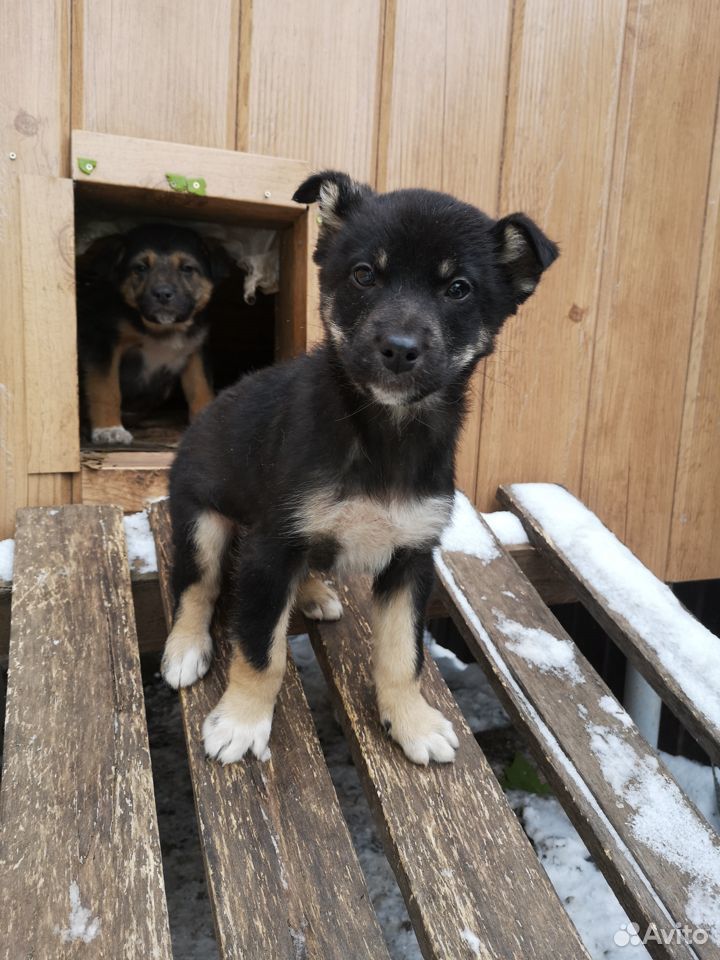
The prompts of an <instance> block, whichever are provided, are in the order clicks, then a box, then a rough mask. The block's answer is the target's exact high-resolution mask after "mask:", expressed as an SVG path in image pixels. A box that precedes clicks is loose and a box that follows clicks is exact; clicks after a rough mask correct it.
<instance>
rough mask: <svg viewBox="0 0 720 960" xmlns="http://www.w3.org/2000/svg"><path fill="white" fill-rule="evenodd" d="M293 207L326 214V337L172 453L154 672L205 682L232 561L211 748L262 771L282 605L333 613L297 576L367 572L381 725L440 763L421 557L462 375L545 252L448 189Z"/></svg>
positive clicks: (450, 489) (437, 504) (454, 431)
mask: <svg viewBox="0 0 720 960" xmlns="http://www.w3.org/2000/svg"><path fill="white" fill-rule="evenodd" d="M294 199H295V200H296V201H298V202H300V203H314V202H315V201H319V203H320V213H321V218H322V226H321V230H320V235H319V239H318V244H317V250H316V252H315V260H316V262H317V263H318V264H319V266H320V288H321V312H322V320H323V324H324V327H325V339H324V341H323V343H322V344H321V345H320V346H319V347H318V348H316V349H315V350H314V351H313V352H312V353H310V354H309V355H308V356H305V357H301V358H298V359H296V360H293V361H291V362H289V363H286V364H280V365H277V366H274V367H271V368H268V369H265V370H262V371H260V372H259V373H256V374H254V375H252V376H249V377H246V378H245V379H243V380H241V381H240V382H239V383H238V384H236V385H235V386H233V387H231V388H230V389H228V390H226V391H225V392H224V393H223V394H221V395H220V396H219V397H218V399H217V400H216V401H215V402H214V403H213V404H212V405H211V406H210V407H209V408H208V409H207V410H206V411H205V412H204V413H203V415H202V416H201V417H199V418H198V420H197V421H196V422H195V423H194V424H193V425H192V426H191V428H190V429H189V430H188V431H187V433H186V435H185V437H184V439H183V442H182V445H181V447H180V450H179V453H178V456H177V459H176V461H175V464H174V466H173V469H172V473H171V480H170V507H171V513H172V522H173V536H174V545H175V565H174V589H175V596H176V601H177V608H176V617H175V624H174V627H173V629H172V632H171V634H170V636H169V638H168V642H167V646H166V648H165V653H164V656H163V663H162V671H163V675H164V676H165V679H166V680H167V681H168V683H170V684H171V685H172V686H174V687H180V686H186V685H189V684H191V683H194V682H195V681H196V680H197V679H198V678H199V677H202V676H203V674H204V673H205V672H206V671H207V669H208V666H209V663H210V657H211V650H212V643H211V639H210V634H209V632H208V629H209V626H210V620H211V617H212V614H213V608H214V604H215V601H216V599H217V596H218V592H219V589H220V576H221V568H222V566H223V562H224V560H225V558H226V557H227V561H228V563H229V565H230V567H231V570H230V573H231V578H232V593H231V595H230V596H229V597H228V606H229V610H228V623H229V627H230V631H231V639H232V640H233V642H234V654H233V659H232V662H231V665H230V671H229V678H228V686H227V689H226V691H225V693H224V695H223V697H222V698H221V700H220V702H219V703H218V705H217V706H216V707H215V709H214V710H213V711H212V712H211V713H210V715H209V716H208V717H207V719H206V721H205V725H204V730H203V732H204V739H205V747H206V750H207V753H208V754H209V755H210V756H211V757H216V758H217V759H219V760H221V761H222V762H223V763H229V762H231V761H234V760H239V759H240V758H241V757H242V756H243V755H244V754H245V753H246V752H247V751H252V752H253V753H254V754H255V756H257V757H259V758H260V759H266V758H267V757H268V756H269V750H268V741H269V737H270V727H271V723H272V716H273V708H274V704H275V699H276V697H277V694H278V691H279V689H280V684H281V682H282V677H283V672H284V669H285V659H286V631H287V625H288V620H289V617H290V612H291V609H292V607H293V604H294V603H297V605H298V606H299V608H300V609H301V610H302V611H303V612H304V613H305V614H306V615H307V616H310V617H313V618H315V619H328V620H329V619H337V618H338V617H339V616H340V614H341V612H342V608H341V605H340V603H339V601H338V598H337V597H336V595H335V594H334V592H333V591H332V590H330V588H329V587H327V586H326V585H325V584H324V583H323V582H322V580H321V579H319V578H316V577H314V576H312V575H311V574H310V571H330V570H334V571H350V570H352V571H355V570H358V571H365V572H369V573H371V574H372V575H373V577H374V581H373V605H374V625H373V626H374V631H373V632H374V677H375V683H376V689H377V701H378V709H379V713H380V719H381V721H382V723H383V724H384V726H385V728H386V729H387V731H388V733H389V734H390V736H391V737H393V738H394V739H395V740H396V741H397V742H398V743H399V744H400V746H401V747H402V748H403V750H404V751H405V753H406V754H407V756H408V757H409V758H410V759H411V760H414V761H415V762H416V763H428V761H429V760H438V761H450V760H452V759H453V758H454V755H455V750H456V748H457V745H458V740H457V737H456V736H455V733H454V731H453V728H452V725H451V724H450V722H449V721H448V720H447V719H446V718H445V717H444V716H443V715H442V714H441V713H440V712H439V711H438V710H436V709H435V708H433V707H432V706H430V704H428V703H427V702H426V701H425V699H424V698H423V696H422V694H421V692H420V673H421V670H422V665H423V655H424V651H423V643H422V635H423V615H424V610H425V606H426V602H427V599H428V595H429V592H430V587H431V583H432V577H433V560H432V551H433V548H434V547H435V546H436V545H437V544H438V542H439V539H440V534H441V531H442V529H443V527H444V526H445V524H446V523H447V521H448V518H449V516H450V510H451V505H452V499H453V493H454V453H455V444H456V440H457V436H458V431H459V429H460V425H461V422H462V417H463V412H464V399H465V393H466V389H467V385H468V381H469V379H470V376H471V374H472V372H473V370H474V369H475V366H476V364H477V362H478V360H479V359H480V358H481V357H484V356H487V354H489V353H490V352H491V350H492V347H493V341H494V338H495V335H496V334H497V332H498V330H499V329H500V327H501V326H502V323H503V321H504V320H505V319H506V318H507V317H508V316H510V315H511V314H514V313H515V312H516V310H517V308H518V306H519V304H521V303H522V302H523V301H524V300H526V299H527V298H528V297H529V296H530V294H531V293H532V292H533V290H534V289H535V287H536V286H537V283H538V281H539V279H540V275H541V274H542V272H543V271H544V270H545V269H546V268H547V267H548V266H549V265H550V264H551V263H552V262H553V260H555V258H556V256H557V248H556V247H555V245H554V244H553V243H551V242H550V241H549V240H548V239H547V238H546V237H545V236H544V235H543V234H542V233H541V231H540V230H539V229H538V227H537V226H536V225H535V224H534V223H533V222H532V221H531V220H529V219H528V218H527V217H525V216H524V215H523V214H513V215H511V216H509V217H505V218H504V219H502V220H499V221H497V222H496V221H494V220H491V219H490V218H489V217H487V216H485V215H484V214H482V213H481V212H480V211H479V210H477V209H475V208H474V207H471V206H469V205H468V204H465V203H461V202H460V201H458V200H455V199H453V198H452V197H449V196H447V195H445V194H441V193H434V192H430V191H426V190H399V191H396V192H394V193H388V194H376V193H374V192H373V191H372V190H371V189H370V188H369V187H367V186H363V185H360V184H357V183H355V182H353V181H352V180H351V179H350V178H349V177H348V176H346V175H345V174H342V173H335V172H326V173H321V174H317V175H315V176H312V177H310V178H309V179H308V180H306V181H305V183H303V184H302V185H301V186H300V187H299V189H298V190H297V192H296V194H295V197H294ZM238 526H241V527H243V528H244V530H245V536H244V538H243V540H242V542H241V543H240V544H239V546H238V549H237V550H234V551H229V550H228V549H227V548H228V546H229V544H230V541H231V539H232V538H233V534H234V531H235V530H236V529H237V527H238Z"/></svg>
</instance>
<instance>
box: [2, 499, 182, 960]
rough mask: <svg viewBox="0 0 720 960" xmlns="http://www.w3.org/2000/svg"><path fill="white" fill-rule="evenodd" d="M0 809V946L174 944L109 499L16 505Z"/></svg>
mask: <svg viewBox="0 0 720 960" xmlns="http://www.w3.org/2000/svg"><path fill="white" fill-rule="evenodd" d="M0 823H2V832H1V833H0V888H2V890H3V891H4V893H3V924H2V926H3V936H2V940H3V955H4V956H7V957H13V958H15V957H29V956H33V957H38V958H39V957H59V956H62V957H67V958H72V957H83V958H92V957H97V958H101V957H102V958H106V957H152V958H170V956H171V951H170V933H169V927H168V918H167V908H166V904H165V893H164V888H163V875H162V862H161V857H160V842H159V838H158V831H157V820H156V815H155V802H154V795H153V784H152V775H151V772H150V752H149V748H148V739H147V729H146V726H145V711H144V704H143V694H142V680H141V676H140V664H139V659H138V649H137V640H136V637H135V621H134V615H133V609H132V600H131V596H130V572H129V568H128V563H127V556H126V552H125V538H124V535H123V527H122V514H121V512H120V510H119V509H117V508H114V507H83V506H68V507H62V508H59V509H58V508H53V509H33V510H21V511H20V512H19V514H18V526H17V542H16V553H15V581H14V591H13V609H12V639H11V647H10V671H9V686H8V701H7V722H6V738H5V757H4V768H3V778H2V789H1V790H0ZM4 951H7V953H5V952H4Z"/></svg>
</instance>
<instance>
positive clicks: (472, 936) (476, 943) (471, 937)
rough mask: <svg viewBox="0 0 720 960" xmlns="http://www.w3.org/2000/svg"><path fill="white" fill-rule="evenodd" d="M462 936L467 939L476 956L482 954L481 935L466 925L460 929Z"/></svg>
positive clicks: (466, 941)
mask: <svg viewBox="0 0 720 960" xmlns="http://www.w3.org/2000/svg"><path fill="white" fill-rule="evenodd" d="M460 938H461V939H462V940H464V941H465V943H466V944H467V945H468V946H469V947H470V949H471V950H472V952H473V953H474V954H475V956H476V957H479V956H480V937H478V935H477V934H476V933H473V932H472V930H470V929H468V927H465V929H464V930H461V931H460Z"/></svg>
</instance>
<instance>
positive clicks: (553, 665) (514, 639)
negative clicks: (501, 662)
mask: <svg viewBox="0 0 720 960" xmlns="http://www.w3.org/2000/svg"><path fill="white" fill-rule="evenodd" d="M493 616H494V617H495V623H496V624H497V626H498V627H499V629H500V630H502V632H503V633H504V634H505V636H506V637H508V638H509V639H510V643H508V648H509V649H510V650H512V652H513V653H517V654H518V655H519V656H521V657H523V659H525V660H527V661H528V662H529V663H532V664H534V666H536V667H537V668H538V670H541V671H542V672H543V673H554V674H556V675H560V674H562V675H564V676H565V677H566V678H567V679H568V680H570V681H571V682H572V683H585V678H584V677H583V675H582V674H581V673H580V668H579V667H578V665H577V661H576V660H575V648H574V646H573V644H572V643H571V642H570V641H569V640H560V639H558V638H557V637H553V636H552V634H550V633H548V632H547V631H546V630H541V629H540V628H539V627H524V626H523V625H522V624H521V623H516V621H515V620H509V619H508V618H507V617H506V616H505V615H504V614H503V613H501V612H500V611H499V610H493Z"/></svg>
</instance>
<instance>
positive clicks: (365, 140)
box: [238, 0, 383, 181]
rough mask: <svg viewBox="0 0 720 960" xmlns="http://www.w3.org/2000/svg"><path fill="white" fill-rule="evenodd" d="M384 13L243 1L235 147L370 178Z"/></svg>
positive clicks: (372, 1)
mask: <svg viewBox="0 0 720 960" xmlns="http://www.w3.org/2000/svg"><path fill="white" fill-rule="evenodd" d="M382 8H383V3H382V0H346V2H344V3H335V2H333V0H305V2H303V3H301V4H299V3H296V4H293V3H281V2H278V0H270V2H267V0H264V2H260V3H253V4H252V5H250V4H245V3H244V4H243V16H245V15H246V11H247V12H248V14H249V17H250V19H251V24H250V28H249V42H248V47H249V49H245V50H243V51H241V68H242V56H243V53H245V56H246V57H249V83H248V93H247V96H248V101H247V103H243V102H242V101H241V104H240V112H241V113H242V111H243V109H246V110H247V114H248V116H247V121H246V128H247V129H246V134H245V135H246V137H247V139H246V140H245V139H240V138H239V140H238V149H240V150H250V151H253V152H257V153H269V154H272V155H273V156H281V157H303V158H304V159H306V160H308V161H309V162H310V164H311V166H312V167H313V169H327V168H328V167H331V168H334V169H338V170H346V171H347V172H348V173H350V174H351V175H352V176H354V177H357V178H358V179H360V180H365V181H372V180H374V177H375V150H376V142H375V141H376V132H377V102H378V94H379V82H380V69H379V66H380V64H379V61H380V49H381V44H382ZM243 127H244V124H243V122H242V119H241V122H240V124H239V130H240V132H241V133H242V131H243Z"/></svg>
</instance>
